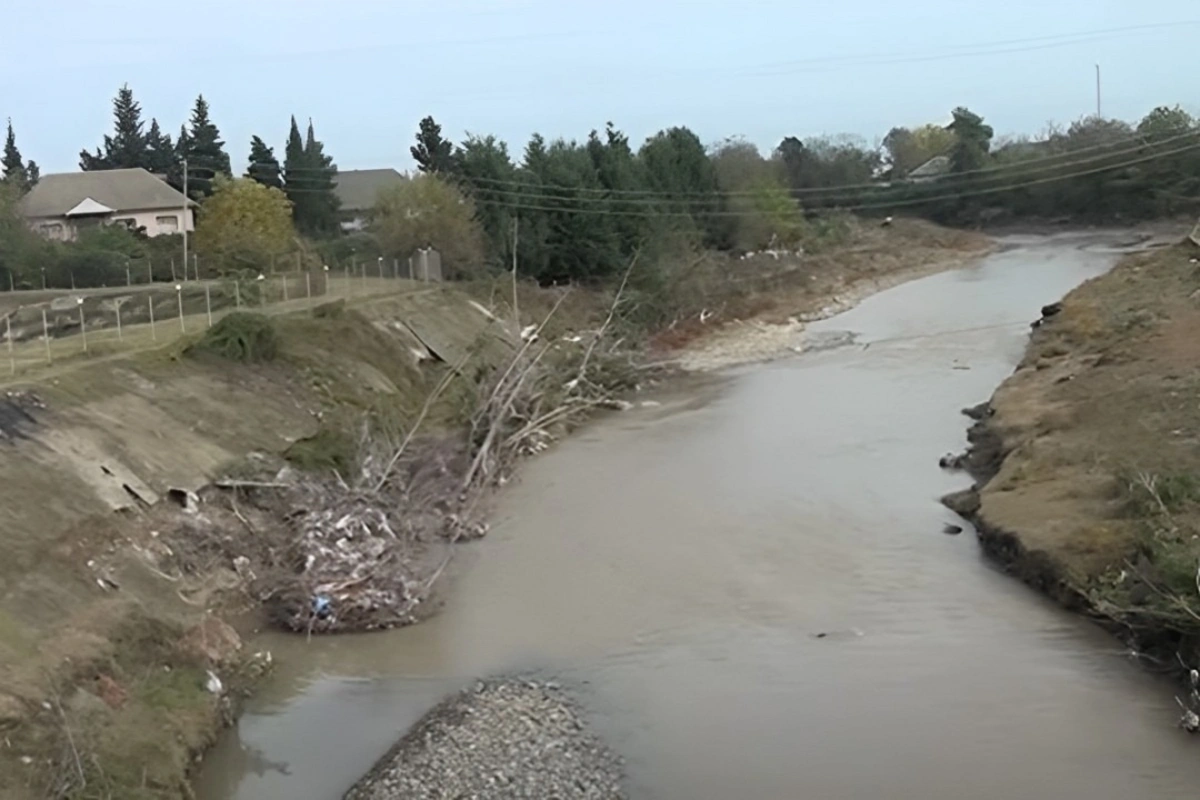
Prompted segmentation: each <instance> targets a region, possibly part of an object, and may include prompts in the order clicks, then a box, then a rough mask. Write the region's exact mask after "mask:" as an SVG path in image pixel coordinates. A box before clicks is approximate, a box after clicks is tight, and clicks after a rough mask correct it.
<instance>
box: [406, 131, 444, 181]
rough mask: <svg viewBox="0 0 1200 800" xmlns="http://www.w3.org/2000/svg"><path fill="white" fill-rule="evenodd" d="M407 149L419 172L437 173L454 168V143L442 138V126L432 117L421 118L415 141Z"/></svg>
mask: <svg viewBox="0 0 1200 800" xmlns="http://www.w3.org/2000/svg"><path fill="white" fill-rule="evenodd" d="M409 151H410V152H411V153H412V157H413V161H416V162H417V168H418V169H419V170H421V172H427V173H432V174H434V175H437V174H445V173H449V172H452V171H453V169H454V143H453V142H450V141H447V140H446V139H443V138H442V126H441V125H438V124H437V123H436V122H434V120H433V117H425V119H423V120H421V123H420V127H419V129H418V130H417V143H416V144H415V145H413V146H412V147H411V148H409Z"/></svg>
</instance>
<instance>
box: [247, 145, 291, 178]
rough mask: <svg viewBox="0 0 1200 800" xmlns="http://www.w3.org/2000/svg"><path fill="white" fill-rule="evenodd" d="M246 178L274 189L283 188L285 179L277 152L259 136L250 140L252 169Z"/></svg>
mask: <svg viewBox="0 0 1200 800" xmlns="http://www.w3.org/2000/svg"><path fill="white" fill-rule="evenodd" d="M246 177H247V178H250V179H251V180H255V181H258V182H259V183H261V184H262V185H263V186H270V187H271V188H273V189H282V188H283V178H282V177H281V173H280V170H279V159H277V158H275V150H274V149H273V148H271V147H268V146H267V143H266V142H264V141H263V140H262V139H260V138H259V137H257V136H252V137H251V138H250V167H249V169H247V170H246Z"/></svg>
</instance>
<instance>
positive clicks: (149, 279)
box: [146, 256, 154, 283]
mask: <svg viewBox="0 0 1200 800" xmlns="http://www.w3.org/2000/svg"><path fill="white" fill-rule="evenodd" d="M146 283H154V261H153V259H151V258H150V256H146Z"/></svg>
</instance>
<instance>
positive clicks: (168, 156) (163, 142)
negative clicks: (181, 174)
mask: <svg viewBox="0 0 1200 800" xmlns="http://www.w3.org/2000/svg"><path fill="white" fill-rule="evenodd" d="M175 162H176V157H175V145H174V143H172V142H171V137H170V136H168V135H167V134H165V133H163V132H162V130H161V129H160V128H159V127H158V120H156V119H151V120H150V130H149V131H147V132H146V163H145V164H143V166H144V167H145V168H146V169H147V170H148V171H150V172H153V173H154V174H155V175H167V176H170V175H171V174H172V173H173V172H177V171H178V168H177V167H176V163H175Z"/></svg>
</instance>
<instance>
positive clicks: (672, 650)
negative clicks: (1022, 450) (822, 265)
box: [197, 237, 1200, 800]
mask: <svg viewBox="0 0 1200 800" xmlns="http://www.w3.org/2000/svg"><path fill="white" fill-rule="evenodd" d="M1088 241H1089V240H1084V239H1078V238H1070V237H1058V238H1056V239H1052V240H1047V239H1041V238H1027V239H1025V240H1022V241H1020V242H1018V245H1019V246H1018V247H1016V248H1014V249H1009V250H1007V251H1004V252H1000V253H998V254H996V255H995V256H993V257H991V258H989V259H987V260H986V261H985V262H984V263H983V264H982V265H980V266H979V267H976V268H972V269H967V270H963V271H960V272H954V273H948V274H944V275H938V276H934V277H931V278H927V279H924V280H921V281H916V282H913V283H910V284H907V285H904V286H901V287H898V288H897V289H893V290H891V291H888V292H885V293H882V294H880V295H877V296H875V297H873V298H871V299H870V300H868V301H866V302H864V303H863V304H862V305H861V306H860V307H859V308H857V309H855V310H853V311H851V312H848V313H847V314H844V315H841V316H840V317H837V318H835V319H832V320H829V321H827V322H824V323H821V324H820V325H817V326H814V330H815V331H817V332H822V331H823V332H831V331H852V332H853V333H855V334H856V336H857V338H856V340H855V343H854V344H852V345H848V346H845V347H841V348H837V349H832V350H827V351H824V352H818V353H813V354H811V355H808V356H805V357H803V358H798V359H794V360H790V361H787V362H781V363H777V364H774V365H771V366H769V367H760V368H754V369H744V370H739V371H737V372H736V373H733V374H731V375H730V376H728V377H727V378H726V379H725V380H722V381H719V382H710V383H708V384H705V385H703V386H700V387H696V388H692V389H689V390H688V391H687V392H684V393H682V394H678V395H675V396H668V397H665V398H663V399H664V404H663V406H661V407H658V408H653V409H639V410H636V411H633V412H629V413H627V414H623V415H616V416H613V417H611V418H610V419H608V420H606V421H604V422H602V423H600V424H597V425H594V426H592V427H591V428H589V429H588V430H587V431H586V432H584V433H583V434H582V435H580V436H578V437H576V438H574V439H572V440H570V441H568V442H565V443H564V444H563V445H562V446H560V447H559V448H557V449H556V450H555V451H554V452H552V453H550V454H548V455H546V456H545V457H542V458H539V459H536V460H534V461H532V462H530V463H529V464H528V465H527V467H526V469H525V470H524V471H523V473H522V477H521V480H520V481H519V482H517V483H516V484H515V485H513V486H511V487H510V489H508V490H506V492H505V494H504V496H503V498H502V500H501V504H500V508H499V509H498V518H497V520H496V524H495V526H494V528H493V533H492V535H490V536H489V537H488V538H487V539H486V540H484V541H482V542H480V543H478V544H475V545H471V546H470V547H469V548H468V549H467V550H466V551H465V557H464V558H461V559H459V560H458V561H457V562H456V566H455V570H456V573H455V574H454V575H453V576H452V579H453V582H454V591H453V592H452V593H451V596H450V598H449V601H448V604H447V607H446V609H445V611H444V613H442V614H441V615H440V616H438V617H436V618H435V619H433V620H430V621H429V622H426V623H424V624H422V625H420V626H417V627H415V628H411V629H406V630H401V631H396V632H392V633H388V634H375V635H370V636H362V637H337V638H328V639H316V640H313V641H312V642H311V643H305V642H304V641H303V640H302V639H298V638H284V637H275V636H267V637H265V641H264V642H263V643H262V646H266V647H270V648H271V649H273V650H274V652H275V654H276V656H277V662H278V663H279V664H280V674H279V675H278V676H277V677H276V679H274V680H273V681H272V684H271V685H270V686H269V687H268V688H267V690H266V691H265V692H264V693H263V694H262V695H261V696H260V697H258V698H256V699H255V701H254V704H253V705H252V707H251V709H250V713H249V714H247V715H246V716H245V717H244V718H243V720H242V721H241V723H240V724H239V726H238V729H237V730H236V731H235V732H234V733H233V734H231V735H230V736H228V737H226V738H225V739H224V740H223V741H222V743H221V745H220V746H219V747H218V749H217V751H216V752H215V753H214V754H213V755H212V757H211V758H210V759H209V760H208V762H207V764H206V765H205V768H204V770H203V773H202V775H201V776H200V779H199V782H198V787H197V788H198V791H199V794H200V797H201V798H205V800H216V799H217V798H222V799H224V798H254V800H272V799H273V798H289V800H308V799H311V800H326V798H335V797H338V796H340V793H341V792H342V791H344V790H345V789H346V788H347V787H348V786H349V784H351V783H352V782H353V781H354V780H355V779H356V778H357V777H358V776H359V775H361V774H362V773H363V772H365V771H366V770H367V769H368V768H369V767H370V765H371V763H372V762H373V761H374V759H375V758H376V757H377V756H378V755H379V754H381V753H382V752H383V751H384V750H386V749H387V748H388V747H389V746H390V745H391V744H392V743H393V742H394V741H395V739H396V738H397V737H398V736H399V735H400V733H401V732H402V731H403V730H404V729H405V728H406V727H407V726H408V725H410V724H411V723H412V721H414V720H415V719H416V718H418V717H419V716H420V714H421V713H423V712H424V711H425V710H426V709H427V708H429V707H430V706H431V705H432V704H433V703H435V702H436V700H437V699H438V698H439V697H441V696H442V695H443V694H444V693H446V692H447V691H449V690H451V689H453V688H455V687H457V686H461V685H464V684H465V683H467V682H468V681H469V680H470V679H471V678H472V676H476V675H480V674H484V673H490V672H496V671H507V670H523V669H535V670H542V671H546V672H551V673H554V674H556V675H559V676H562V679H564V680H565V681H568V682H572V683H574V684H575V685H576V686H578V687H580V689H581V691H582V694H583V699H584V701H585V702H586V703H587V704H588V705H589V707H590V708H591V709H592V710H593V717H594V718H595V720H596V723H597V725H598V727H599V729H600V731H601V732H602V733H604V734H606V735H608V736H610V737H611V740H612V742H613V743H614V744H615V745H616V746H617V748H618V749H619V750H621V751H623V753H624V754H625V755H626V757H627V760H628V765H629V772H630V782H631V787H632V789H633V791H634V793H635V796H637V797H649V798H677V797H681V798H682V797H686V798H735V797H736V798H763V799H764V800H777V799H778V798H784V797H787V798H791V797H813V798H862V797H889V798H920V799H921V800H941V799H942V798H945V799H946V800H950V799H951V798H953V800H958V799H959V798H963V797H975V798H1014V797H1064V798H1070V797H1086V798H1089V800H1094V799H1095V798H1127V797H1151V796H1154V797H1184V796H1189V797H1190V796H1191V795H1192V794H1194V790H1193V788H1192V787H1194V786H1196V785H1200V759H1197V758H1195V754H1194V751H1193V749H1192V748H1191V747H1190V746H1189V744H1190V743H1189V742H1187V741H1185V740H1184V737H1182V736H1180V735H1179V734H1178V732H1177V731H1175V730H1174V729H1173V728H1172V727H1171V722H1172V721H1173V717H1174V711H1173V701H1172V699H1171V696H1170V691H1169V689H1168V688H1167V687H1164V686H1162V685H1159V684H1158V683H1156V682H1155V681H1154V680H1153V679H1152V678H1150V677H1149V676H1148V675H1146V674H1144V673H1143V672H1141V671H1139V670H1138V669H1137V668H1136V667H1135V666H1134V665H1132V664H1131V663H1129V661H1128V660H1127V659H1125V658H1123V657H1122V656H1121V654H1120V648H1119V647H1118V646H1117V645H1116V644H1115V643H1114V642H1113V641H1112V640H1110V639H1109V638H1107V637H1106V636H1105V635H1103V634H1101V633H1100V632H1098V631H1096V630H1094V629H1093V628H1091V627H1090V626H1089V625H1088V624H1086V623H1084V622H1082V621H1081V620H1079V619H1076V618H1074V617H1071V616H1069V615H1066V614H1064V613H1062V612H1060V611H1058V610H1057V609H1055V608H1053V607H1051V606H1050V605H1048V604H1047V603H1045V602H1044V601H1043V600H1041V599H1040V598H1038V597H1037V596H1035V595H1034V594H1032V593H1031V592H1029V591H1028V590H1027V589H1025V588H1024V587H1022V586H1020V585H1018V584H1016V583H1015V582H1013V581H1012V580H1011V579H1009V578H1007V577H1005V576H1003V575H1000V574H998V573H997V572H996V571H995V570H993V569H992V568H991V567H990V566H989V565H988V564H986V563H985V562H984V561H983V560H982V559H981V557H980V555H979V552H978V547H977V546H976V544H975V542H974V540H973V537H971V536H969V535H963V536H959V537H947V536H944V535H943V534H942V533H941V532H940V531H941V528H942V526H943V524H944V523H945V522H948V521H951V520H952V515H951V514H949V512H947V511H946V510H945V509H943V508H942V507H941V506H939V505H938V503H937V498H938V497H939V496H940V495H941V494H943V493H945V492H947V491H950V490H952V489H956V488H961V486H962V485H963V484H964V483H965V482H966V481H965V479H964V478H963V477H962V476H956V475H950V474H947V473H944V472H942V471H941V470H939V469H938V468H937V459H938V456H939V455H941V454H942V453H944V452H946V451H949V450H956V449H961V447H962V446H963V444H964V435H963V434H964V428H965V425H966V420H965V418H963V417H962V416H961V415H960V414H959V413H958V412H959V409H960V408H962V407H964V406H967V405H973V404H975V403H977V402H979V401H980V400H981V399H984V398H986V397H987V396H988V395H989V394H990V393H991V391H992V389H993V388H994V387H995V385H996V384H997V383H999V382H1000V381H1001V380H1002V379H1003V378H1004V377H1005V376H1006V375H1007V374H1008V373H1009V372H1010V371H1011V370H1012V368H1013V365H1014V364H1015V362H1016V360H1017V359H1018V358H1019V357H1020V355H1021V353H1022V349H1023V345H1024V339H1025V333H1026V331H1027V329H1028V321H1029V320H1031V319H1033V318H1035V317H1036V316H1037V315H1038V309H1039V308H1040V306H1041V305H1042V304H1043V303H1045V302H1048V301H1049V300H1052V299H1054V298H1056V297H1058V296H1060V295H1061V294H1063V293H1064V292H1065V291H1067V290H1068V289H1069V288H1070V287H1072V286H1073V285H1075V284H1076V283H1078V282H1079V281H1081V280H1084V279H1086V278H1087V277H1089V276H1091V275H1095V274H1098V273H1099V272H1101V271H1103V270H1104V269H1106V268H1107V267H1108V266H1110V265H1111V263H1112V260H1113V258H1114V256H1113V255H1112V254H1111V253H1110V252H1107V251H1105V250H1104V249H1103V248H1096V247H1090V248H1082V247H1081V245H1084V244H1087V243H1088ZM819 634H826V635H824V636H821V635H819Z"/></svg>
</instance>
